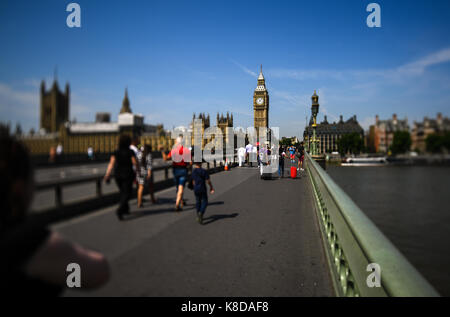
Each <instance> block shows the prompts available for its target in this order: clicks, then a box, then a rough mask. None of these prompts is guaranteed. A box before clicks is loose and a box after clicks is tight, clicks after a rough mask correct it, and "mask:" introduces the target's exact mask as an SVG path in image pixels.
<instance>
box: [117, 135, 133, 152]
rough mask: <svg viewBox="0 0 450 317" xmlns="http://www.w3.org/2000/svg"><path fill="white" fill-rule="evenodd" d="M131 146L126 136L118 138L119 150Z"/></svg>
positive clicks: (128, 137)
mask: <svg viewBox="0 0 450 317" xmlns="http://www.w3.org/2000/svg"><path fill="white" fill-rule="evenodd" d="M130 145H131V138H130V136H129V135H127V134H122V135H121V136H120V138H119V150H126V149H129V148H130Z"/></svg>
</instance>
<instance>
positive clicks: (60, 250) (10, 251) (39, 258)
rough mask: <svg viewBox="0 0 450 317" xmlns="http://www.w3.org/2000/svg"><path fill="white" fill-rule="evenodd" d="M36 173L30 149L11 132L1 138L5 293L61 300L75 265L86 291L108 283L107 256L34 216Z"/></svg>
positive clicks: (0, 267) (0, 239)
mask: <svg viewBox="0 0 450 317" xmlns="http://www.w3.org/2000/svg"><path fill="white" fill-rule="evenodd" d="M33 174H34V172H33V168H32V165H31V158H30V155H29V153H28V151H27V150H26V148H25V146H24V145H23V144H22V143H20V142H18V141H17V140H16V139H14V138H13V137H11V136H9V134H6V133H5V135H1V136H0V255H1V259H2V260H1V261H0V271H1V272H2V283H1V284H0V292H1V293H2V294H3V295H6V297H9V296H10V297H17V298H22V297H25V298H31V297H36V296H38V297H46V296H58V295H60V294H61V293H62V291H63V290H64V289H66V288H67V278H68V276H67V274H68V273H67V267H68V264H69V263H76V264H78V265H79V266H80V267H81V270H82V271H81V274H82V275H81V276H82V283H81V288H79V289H80V290H87V289H94V288H97V287H100V286H101V285H103V284H105V283H106V282H107V280H108V279H109V274H110V273H109V272H110V270H109V265H108V261H107V260H106V258H105V256H104V255H103V254H101V253H99V252H96V251H93V250H89V249H86V248H84V247H82V246H80V245H78V244H75V243H73V242H71V241H69V240H67V239H66V238H64V237H63V236H62V235H61V234H59V233H57V232H53V231H51V230H50V229H49V228H48V227H47V225H46V224H43V223H42V222H37V221H36V219H30V218H29V217H28V213H29V209H30V206H31V203H32V200H33V192H34V177H33ZM6 301H7V299H6ZM3 303H5V302H3Z"/></svg>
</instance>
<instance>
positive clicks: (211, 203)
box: [208, 201, 224, 206]
mask: <svg viewBox="0 0 450 317" xmlns="http://www.w3.org/2000/svg"><path fill="white" fill-rule="evenodd" d="M223 204H224V202H223V201H212V202H209V203H208V206H212V205H223Z"/></svg>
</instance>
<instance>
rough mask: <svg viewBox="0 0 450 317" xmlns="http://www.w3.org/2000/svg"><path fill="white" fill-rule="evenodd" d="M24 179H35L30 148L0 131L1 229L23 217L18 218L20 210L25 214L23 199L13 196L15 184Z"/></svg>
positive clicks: (26, 180) (30, 180) (28, 180)
mask: <svg viewBox="0 0 450 317" xmlns="http://www.w3.org/2000/svg"><path fill="white" fill-rule="evenodd" d="M19 180H22V181H24V182H25V183H29V182H32V181H33V167H32V165H31V159H30V155H29V153H28V150H27V149H26V148H25V146H24V145H22V143H20V142H19V141H17V140H16V139H15V138H13V137H11V136H9V134H7V133H4V132H2V133H0V230H2V229H3V228H4V227H5V226H9V225H12V224H13V223H15V222H17V221H21V220H22V219H18V218H17V216H18V215H17V214H16V212H17V211H18V210H20V214H21V215H25V212H26V210H21V209H25V208H26V207H25V206H24V205H23V204H24V200H23V199H17V198H16V197H12V196H13V191H12V188H13V184H14V183H15V182H16V181H19Z"/></svg>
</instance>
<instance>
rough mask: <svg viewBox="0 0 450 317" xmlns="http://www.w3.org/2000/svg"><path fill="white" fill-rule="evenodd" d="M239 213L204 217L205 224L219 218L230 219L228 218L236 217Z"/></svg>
mask: <svg viewBox="0 0 450 317" xmlns="http://www.w3.org/2000/svg"><path fill="white" fill-rule="evenodd" d="M238 215H239V214H238V213H233V214H228V215H212V216H209V217H206V218H203V225H209V224H211V223H213V222H215V221H217V220H221V219H228V218H236V217H237V216H238Z"/></svg>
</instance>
